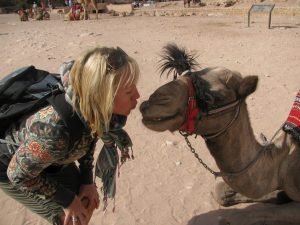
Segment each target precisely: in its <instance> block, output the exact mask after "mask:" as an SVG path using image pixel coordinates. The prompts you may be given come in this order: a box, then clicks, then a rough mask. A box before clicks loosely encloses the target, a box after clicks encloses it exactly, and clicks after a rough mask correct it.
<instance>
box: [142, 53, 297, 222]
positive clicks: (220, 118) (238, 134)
mask: <svg viewBox="0 0 300 225" xmlns="http://www.w3.org/2000/svg"><path fill="white" fill-rule="evenodd" d="M170 58H171V59H172V57H169V59H170ZM174 58H175V57H173V59H174ZM175 59H176V58H175ZM181 65H182V63H181ZM174 69H176V68H174ZM177 69H178V68H177ZM179 69H182V68H179ZM193 73H195V74H197V76H198V79H200V80H201V82H202V84H204V86H203V88H204V89H205V95H206V100H207V105H208V108H219V107H221V106H224V105H227V104H229V103H231V102H234V101H236V100H240V101H241V103H240V112H239V114H238V117H237V119H236V120H235V121H234V122H233V124H232V125H231V126H230V127H229V128H228V129H227V130H226V131H225V132H224V133H222V134H221V135H219V136H217V137H215V138H212V139H208V140H206V145H207V147H208V149H209V151H210V153H211V155H212V156H213V157H214V159H215V161H216V164H217V166H218V167H219V169H220V170H221V171H222V172H226V173H234V172H237V171H240V170H243V169H244V168H245V167H246V166H247V165H248V164H249V163H250V162H251V161H253V160H254V158H255V157H256V156H257V154H258V153H259V152H260V151H263V154H261V155H260V157H259V158H258V160H257V161H256V162H255V164H254V165H253V166H250V167H249V168H248V169H247V170H245V171H244V172H243V173H241V174H239V175H237V176H232V177H227V176H225V177H223V179H224V181H225V182H226V184H225V183H219V184H218V185H217V187H216V190H217V192H216V193H214V197H215V198H216V199H217V201H218V202H219V203H221V204H223V205H226V204H227V205H233V204H237V203H240V202H252V201H254V200H255V199H257V198H261V197H264V196H265V195H267V194H270V193H271V194H272V193H274V191H276V190H283V191H284V193H286V195H287V196H288V197H289V198H290V199H292V200H293V202H291V203H287V204H282V205H274V206H272V207H269V208H271V210H270V209H269V208H268V209H267V208H266V210H265V211H264V210H263V209H260V210H256V211H255V212H251V213H250V214H249V213H246V214H245V215H244V214H243V213H242V212H241V213H239V214H238V215H236V214H234V215H231V216H230V217H229V218H227V219H226V220H221V221H220V224H231V225H233V224H237V225H250V224H268V225H269V224H300V213H299V212H300V203H299V201H300V175H299V174H298V171H300V147H299V145H298V144H297V143H296V141H295V140H294V139H293V138H292V137H291V136H290V135H289V134H287V133H285V132H283V131H282V130H280V131H279V133H278V135H277V136H276V138H275V140H274V141H273V142H272V143H270V144H269V145H268V147H264V146H263V145H262V144H260V143H259V142H258V141H257V140H256V139H255V137H254V133H253V130H252V127H251V122H250V119H249V114H248V109H247V104H246V97H247V96H248V95H250V94H251V93H252V92H254V91H255V89H256V86H257V82H258V77H257V76H245V77H242V76H241V75H240V73H238V72H234V71H231V70H228V69H226V68H220V67H216V68H206V69H204V70H201V71H197V72H193ZM187 90H188V88H187V76H183V77H180V78H179V79H177V80H174V81H172V82H169V83H167V84H165V85H164V86H162V87H160V88H158V89H157V90H156V91H155V92H154V93H153V94H152V95H151V96H150V98H149V100H148V101H145V102H143V103H142V104H141V107H140V111H141V112H142V115H143V123H144V124H145V125H146V126H147V127H148V128H150V129H152V130H154V131H164V130H170V131H171V132H173V131H176V130H178V129H179V128H180V127H181V126H182V124H183V123H184V121H185V119H186V108H187V101H188V93H187V92H188V91H187ZM236 109H237V108H236V107H234V108H232V109H231V110H227V111H226V112H222V113H218V114H216V115H214V116H210V117H207V116H206V114H205V113H203V114H202V118H201V120H200V122H199V123H198V124H197V127H196V133H197V134H198V135H202V136H205V135H208V134H213V133H216V132H217V131H219V130H221V129H222V128H224V127H225V126H226V125H227V124H228V123H229V122H230V121H231V120H232V118H233V117H234V115H235V113H236ZM293 174H295V175H293ZM228 185H229V186H230V187H229V186H228ZM237 192H238V193H237ZM241 218H244V219H242V220H241ZM236 221H240V222H238V223H237V222H236ZM241 221H242V222H241Z"/></svg>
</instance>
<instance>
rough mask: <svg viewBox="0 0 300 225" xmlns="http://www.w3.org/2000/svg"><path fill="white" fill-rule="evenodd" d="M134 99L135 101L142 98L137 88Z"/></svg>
mask: <svg viewBox="0 0 300 225" xmlns="http://www.w3.org/2000/svg"><path fill="white" fill-rule="evenodd" d="M134 97H135V99H139V98H140V97H141V96H140V93H139V91H138V90H137V88H135V93H134Z"/></svg>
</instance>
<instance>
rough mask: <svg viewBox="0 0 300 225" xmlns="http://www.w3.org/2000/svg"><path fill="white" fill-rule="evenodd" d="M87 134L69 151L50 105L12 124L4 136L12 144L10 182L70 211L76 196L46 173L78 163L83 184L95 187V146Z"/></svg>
mask: <svg viewBox="0 0 300 225" xmlns="http://www.w3.org/2000/svg"><path fill="white" fill-rule="evenodd" d="M67 96H68V95H67ZM86 132H87V131H85V132H84V133H83V135H82V137H81V139H80V140H78V141H76V142H75V144H74V146H73V147H72V148H71V149H70V147H69V132H68V130H67V127H66V126H65V125H64V122H63V120H62V119H61V118H60V116H59V114H58V113H57V112H56V111H55V110H54V109H53V107H52V106H51V105H50V106H46V107H45V108H42V109H40V110H39V111H37V112H36V113H34V114H33V115H31V116H29V117H28V118H24V119H22V120H21V122H19V123H16V124H12V125H11V127H10V129H9V130H8V131H7V132H6V136H5V140H6V141H7V142H9V143H12V144H7V149H8V152H7V153H5V154H6V155H7V156H8V158H10V159H11V160H10V162H9V165H8V168H7V177H8V179H9V180H10V181H11V183H12V184H13V185H14V186H16V187H18V188H20V189H22V190H24V191H30V192H33V193H35V194H38V195H40V196H41V197H43V198H45V199H52V200H53V201H55V202H57V203H58V204H60V205H61V206H63V207H67V206H68V205H69V204H70V203H71V202H72V201H73V199H74V197H75V193H73V192H71V191H70V190H68V189H66V188H64V187H63V186H62V185H60V184H59V183H57V182H56V181H54V180H53V179H50V178H49V177H47V176H46V173H45V169H46V168H47V167H49V166H64V165H68V164H70V163H72V162H74V161H77V160H78V162H79V169H80V173H81V182H82V183H83V184H90V183H92V182H93V167H94V166H93V160H94V158H93V154H94V149H95V146H94V145H93V144H94V143H95V142H94V138H93V137H92V135H91V134H90V133H86ZM2 154H3V153H2Z"/></svg>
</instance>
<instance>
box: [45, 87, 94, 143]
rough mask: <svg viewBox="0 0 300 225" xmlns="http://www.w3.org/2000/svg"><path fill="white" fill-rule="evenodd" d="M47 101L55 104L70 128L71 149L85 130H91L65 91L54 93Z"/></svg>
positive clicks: (54, 106) (55, 107)
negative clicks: (67, 99) (69, 100)
mask: <svg viewBox="0 0 300 225" xmlns="http://www.w3.org/2000/svg"><path fill="white" fill-rule="evenodd" d="M47 101H48V102H49V103H50V104H51V105H52V106H53V108H54V109H55V111H56V112H57V113H58V114H59V116H60V117H61V119H62V120H63V121H64V123H65V125H66V127H67V128H68V131H69V134H70V142H69V146H70V147H69V149H71V148H72V147H73V146H74V144H75V142H76V141H77V140H79V139H80V138H81V135H82V133H83V131H89V128H88V127H87V125H86V124H85V123H84V122H83V121H82V120H81V119H80V117H79V116H78V114H77V113H76V111H75V110H74V109H73V107H72V106H71V105H70V104H69V103H68V102H67V101H66V99H65V92H63V93H60V94H56V95H52V96H51V97H49V98H48V99H47Z"/></svg>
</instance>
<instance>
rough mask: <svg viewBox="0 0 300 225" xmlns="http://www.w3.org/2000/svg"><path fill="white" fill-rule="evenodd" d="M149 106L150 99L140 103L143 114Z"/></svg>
mask: <svg viewBox="0 0 300 225" xmlns="http://www.w3.org/2000/svg"><path fill="white" fill-rule="evenodd" d="M148 107H149V102H148V101H144V102H142V104H141V105H140V112H141V113H142V114H144V113H145V110H146V109H147V108H148Z"/></svg>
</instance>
